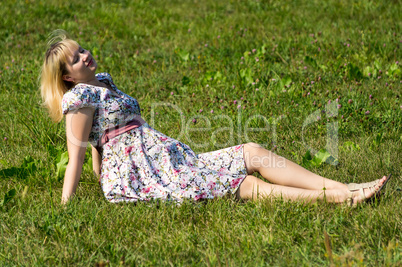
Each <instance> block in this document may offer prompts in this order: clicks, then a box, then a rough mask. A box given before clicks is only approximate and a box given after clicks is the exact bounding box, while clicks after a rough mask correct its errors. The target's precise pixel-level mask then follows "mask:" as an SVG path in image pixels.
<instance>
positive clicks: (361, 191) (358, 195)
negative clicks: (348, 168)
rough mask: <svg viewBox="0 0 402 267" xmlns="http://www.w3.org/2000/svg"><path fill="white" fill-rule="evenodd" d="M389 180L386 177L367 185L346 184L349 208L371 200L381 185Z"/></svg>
mask: <svg viewBox="0 0 402 267" xmlns="http://www.w3.org/2000/svg"><path fill="white" fill-rule="evenodd" d="M388 179H389V178H387V177H386V176H384V177H382V178H381V179H378V180H375V181H373V182H369V183H363V184H354V183H352V184H348V185H347V186H348V194H349V197H348V198H347V200H346V201H347V203H348V205H350V206H356V205H357V203H361V202H363V201H365V200H367V199H370V198H372V197H373V196H375V195H376V194H378V193H379V191H380V190H381V189H382V187H383V185H384V184H385V183H386V181H387V180H388Z"/></svg>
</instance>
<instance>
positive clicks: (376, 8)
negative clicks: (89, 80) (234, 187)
mask: <svg viewBox="0 0 402 267" xmlns="http://www.w3.org/2000/svg"><path fill="white" fill-rule="evenodd" d="M401 12H402V8H401V5H400V3H399V1H324V2H323V1H281V2H278V1H247V2H245V1H244V2H243V1H207V0H206V1H163V2H162V1H128V0H126V1H117V0H116V1H92V0H89V1H76V0H71V1H56V0H54V1H34V0H27V1H16V0H15V1H11V0H6V1H2V3H1V4H0V17H1V18H2V20H1V22H0V49H1V51H2V53H1V54H0V101H1V105H0V114H1V116H0V138H1V139H0V204H1V203H3V204H2V205H1V206H0V265H6V266H14V265H26V266H37V265H39V266H41V265H63V266H65V265H73V266H76V265H79V266H81V265H82V266H88V265H96V264H97V265H100V266H102V264H103V265H105V264H109V265H110V266H120V265H122V266H136V265H141V266H142V265H143V266H157V265H168V266H169V265H174V266H176V265H179V266H182V265H196V266H217V265H218V266H220V265H228V266H241V265H246V266H256V265H257V266H259V265H331V264H333V265H363V266H365V265H376V266H378V265H386V266H397V265H398V262H400V261H401V259H402V253H401V252H402V249H401V245H400V238H401V234H400V232H401V228H402V223H401V222H402V218H401V191H400V188H401V170H402V169H401V165H402V153H401V152H402V145H401V143H402V128H401V125H402V102H401V100H400V96H401V94H402V90H401V88H402V83H401V82H402V81H401V80H402V75H401V67H400V65H401V64H402V63H399V64H397V63H396V62H397V61H401V60H402V57H401V55H402V53H401V45H402V35H401V33H402V28H401V27H402V24H401V20H400V14H401ZM57 28H62V29H65V30H67V31H68V32H70V34H71V35H72V36H73V37H74V38H76V39H77V41H78V42H79V43H80V44H81V45H82V46H83V47H85V48H88V49H90V50H91V51H92V53H93V55H94V56H95V57H97V61H98V65H99V66H100V68H99V69H98V70H99V71H106V72H109V73H111V74H112V75H113V78H114V81H115V83H116V84H117V85H118V86H119V88H121V89H122V90H124V91H125V92H127V93H129V94H130V95H132V96H134V97H135V98H137V99H138V100H139V102H140V105H141V108H142V115H143V117H144V118H145V120H147V121H148V122H151V121H152V125H151V126H153V127H154V128H155V129H157V130H160V131H161V132H163V133H165V134H167V135H169V136H172V137H174V138H178V139H179V140H180V141H182V142H184V143H187V144H188V145H190V147H192V148H193V149H194V151H195V152H197V153H202V152H206V151H211V150H217V149H220V148H222V147H223V144H225V146H231V145H236V144H240V143H246V142H251V141H252V142H256V143H261V144H263V145H264V146H265V147H266V148H267V149H271V150H274V151H275V152H276V153H277V154H279V155H281V156H285V157H286V158H288V159H290V160H293V161H295V162H297V163H299V164H303V165H304V166H305V167H306V168H308V169H309V170H311V171H313V172H316V173H318V174H320V175H323V176H326V177H329V178H332V179H335V180H339V181H341V182H345V183H347V182H363V181H369V180H373V179H376V178H379V177H380V176H382V175H384V174H388V173H392V174H393V179H392V180H391V182H390V183H389V185H388V188H387V190H386V194H385V195H384V197H383V198H382V199H381V201H380V202H375V203H372V204H367V205H363V206H361V207H358V208H357V209H349V208H345V207H343V206H340V205H331V204H328V203H325V202H323V203H318V204H313V205H309V204H302V203H297V202H284V201H282V200H271V201H270V200H267V201H250V202H237V201H235V200H233V199H231V198H225V199H217V200H213V201H208V202H202V203H192V202H185V203H183V204H182V205H181V206H176V205H171V204H167V203H138V204H117V205H116V204H110V203H107V202H106V200H105V199H104V197H103V195H102V192H101V189H100V188H99V185H98V184H97V182H96V180H95V178H93V177H92V176H91V170H90V164H89V163H88V162H87V163H86V165H85V166H84V173H83V175H82V178H81V181H80V185H79V188H78V191H77V196H76V198H74V199H73V201H71V203H69V204H68V206H67V207H65V208H64V207H62V206H61V204H60V199H61V191H62V184H63V181H62V176H60V175H58V173H57V171H58V168H57V165H56V164H57V163H58V162H60V156H61V154H62V153H63V152H64V151H65V150H66V140H65V126H64V123H60V124H54V123H52V122H51V121H50V119H49V118H48V116H47V114H46V110H44V109H43V108H42V107H41V105H40V103H41V100H40V95H39V92H38V80H37V77H38V75H39V70H40V66H41V63H42V60H43V56H44V53H45V49H46V38H47V35H48V34H49V33H50V32H51V31H52V30H54V29H57ZM218 36H219V38H218ZM253 49H255V51H253ZM242 57H243V59H242ZM256 58H258V61H257V60H256ZM369 74H370V75H369ZM380 77H381V78H380ZM211 78H212V80H211ZM257 79H258V81H257ZM312 81H313V82H314V83H312ZM253 83H255V84H253ZM257 88H258V90H256V89H257ZM370 95H371V96H370ZM242 98H243V99H242ZM336 99H338V102H337V101H336ZM234 100H236V101H237V103H236V104H234V103H233V101H234ZM349 100H350V101H349ZM329 101H331V104H332V105H335V106H334V107H335V108H334V110H332V111H336V112H337V114H336V113H335V116H331V115H330V114H326V113H325V111H328V110H329V109H330V105H329V104H328V103H329ZM161 103H168V105H167V106H166V105H165V106H163V105H162V104H161ZM334 103H335V104H334ZM239 104H240V105H241V107H240V108H238V107H237V106H238V105H239ZM338 104H340V105H341V107H340V108H339V109H338V108H337V106H336V105H338ZM222 107H223V108H222ZM200 110H202V112H200ZM211 110H213V113H211ZM323 111H324V112H323ZM315 112H317V113H315ZM181 113H182V114H181ZM311 114H313V115H311ZM319 114H320V115H319ZM152 115H153V116H154V117H153V120H152ZM220 115H221V116H222V117H220V118H219V117H218V116H220ZM256 115H260V117H259V118H258V117H255V118H254V119H252V117H253V116H256ZM310 115H311V116H312V117H311V118H312V119H313V121H312V123H310V124H308V123H307V122H308V119H307V118H308V117H309V116H310ZM197 116H198V117H197ZM200 116H204V117H200ZM318 116H319V117H320V119H319V120H317V117H318ZM193 119H196V123H194V122H192V121H193ZM208 122H210V123H211V124H210V129H206V130H201V131H194V129H195V130H197V129H198V130H199V129H200V128H202V127H208V126H209V125H208ZM265 123H268V126H269V127H268V128H267V129H266V131H260V132H258V131H249V132H248V133H246V132H245V130H244V127H245V126H247V127H248V128H262V127H265V125H266V124H265ZM150 124H151V123H150ZM331 125H332V126H336V127H337V129H338V132H337V138H338V141H337V143H335V146H334V147H333V149H332V150H331V151H330V152H332V154H333V156H336V155H335V154H336V152H337V157H336V159H337V161H338V164H337V165H331V164H327V163H322V164H313V163H312V161H308V157H307V154H306V153H307V151H308V150H309V149H314V150H315V151H318V150H320V149H324V148H326V144H327V141H328V140H329V138H328V137H327V134H328V131H329V129H330V128H329V127H332V126H331ZM224 127H229V128H232V129H233V130H232V132H231V131H230V130H229V131H228V130H224V129H223V128H224ZM191 129H193V131H191ZM327 148H328V147H327ZM327 150H328V149H327ZM13 189H14V190H13ZM325 234H328V236H329V243H331V249H328V248H326V245H325ZM327 245H328V242H327ZM331 253H332V256H330V254H331Z"/></svg>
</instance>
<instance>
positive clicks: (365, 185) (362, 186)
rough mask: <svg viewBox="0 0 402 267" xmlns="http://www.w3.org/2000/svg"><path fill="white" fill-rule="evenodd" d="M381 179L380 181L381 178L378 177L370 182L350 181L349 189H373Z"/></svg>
mask: <svg viewBox="0 0 402 267" xmlns="http://www.w3.org/2000/svg"><path fill="white" fill-rule="evenodd" d="M379 181H380V179H377V180H375V181H372V182H368V183H362V184H356V183H350V184H347V186H348V189H349V191H357V190H359V189H371V188H373V187H375V186H376V185H377V184H378V182H379Z"/></svg>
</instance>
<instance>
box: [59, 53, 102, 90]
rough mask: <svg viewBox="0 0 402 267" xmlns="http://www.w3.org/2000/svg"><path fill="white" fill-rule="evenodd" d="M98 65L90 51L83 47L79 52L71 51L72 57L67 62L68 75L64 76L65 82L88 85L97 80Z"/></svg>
mask: <svg viewBox="0 0 402 267" xmlns="http://www.w3.org/2000/svg"><path fill="white" fill-rule="evenodd" d="M97 67H98V65H97V64H96V61H95V59H94V58H93V57H92V55H91V53H90V52H89V51H88V50H85V49H83V48H82V47H81V46H79V47H78V49H77V50H75V51H71V56H70V57H68V59H67V62H66V69H67V71H68V74H67V75H63V80H65V81H69V82H73V83H75V84H77V83H88V82H91V81H93V80H94V79H96V78H95V71H96V68H97Z"/></svg>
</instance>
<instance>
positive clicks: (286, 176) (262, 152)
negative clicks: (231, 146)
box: [243, 143, 347, 190]
mask: <svg viewBox="0 0 402 267" xmlns="http://www.w3.org/2000/svg"><path fill="white" fill-rule="evenodd" d="M243 153H244V160H245V162H246V168H247V173H248V174H253V173H254V172H259V173H260V174H261V175H262V177H264V178H265V179H267V180H268V181H269V182H271V183H274V184H278V185H284V186H288V187H295V188H304V189H310V190H322V189H323V188H325V189H327V190H331V189H342V190H346V189H347V186H346V185H345V184H343V183H340V182H337V181H334V180H331V179H327V178H324V177H322V176H319V175H317V174H314V173H312V172H310V171H308V170H306V169H305V168H303V167H301V166H299V165H297V164H296V163H294V162H292V161H290V160H287V159H285V158H284V157H280V156H278V155H276V154H275V153H273V152H271V151H269V150H266V149H265V148H263V147H261V146H260V145H258V144H256V143H247V144H244V150H243Z"/></svg>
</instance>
